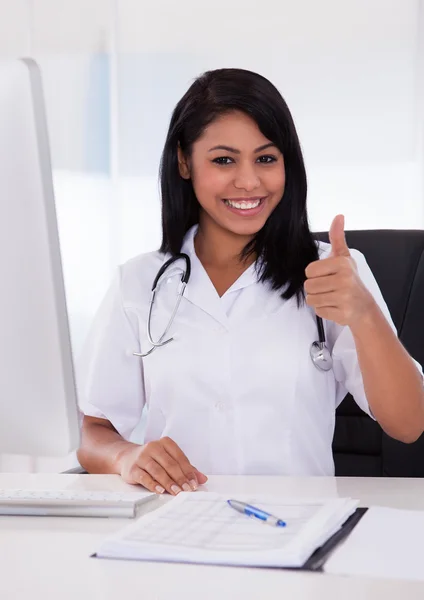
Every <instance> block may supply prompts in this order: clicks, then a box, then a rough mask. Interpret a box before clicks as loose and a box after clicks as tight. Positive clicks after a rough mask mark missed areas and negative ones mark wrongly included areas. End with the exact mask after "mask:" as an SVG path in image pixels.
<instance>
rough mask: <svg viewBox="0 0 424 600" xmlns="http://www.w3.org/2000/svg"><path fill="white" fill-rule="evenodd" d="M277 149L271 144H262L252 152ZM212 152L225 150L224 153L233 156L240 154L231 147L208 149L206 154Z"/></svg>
mask: <svg viewBox="0 0 424 600" xmlns="http://www.w3.org/2000/svg"><path fill="white" fill-rule="evenodd" d="M271 147H274V148H277V146H276V145H275V144H274V143H273V142H269V143H268V144H264V145H263V146H259V148H256V149H255V150H254V153H255V154H256V153H257V152H262V150H266V149H267V148H271ZM212 150H225V151H226V152H232V153H233V154H240V150H237V148H231V146H214V147H213V148H209V150H208V152H212Z"/></svg>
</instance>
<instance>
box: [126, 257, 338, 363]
mask: <svg viewBox="0 0 424 600" xmlns="http://www.w3.org/2000/svg"><path fill="white" fill-rule="evenodd" d="M181 259H182V260H184V261H185V269H184V271H183V272H182V277H181V282H180V286H179V290H178V294H177V301H176V303H175V307H174V310H173V311H172V314H171V317H170V319H169V321H168V325H167V326H166V327H165V331H164V332H163V333H162V335H161V336H160V337H159V339H158V340H157V341H156V342H155V341H154V340H153V338H152V332H151V320H152V310H153V305H154V302H155V296H156V292H157V286H158V283H159V280H160V278H161V277H162V275H163V274H164V273H165V271H166V270H167V269H168V267H170V266H171V265H172V264H173V263H174V262H176V261H177V260H181ZM190 274H191V261H190V257H189V256H187V254H183V253H180V254H175V256H172V257H171V258H170V259H169V260H167V261H166V262H165V263H164V264H163V265H162V267H161V268H160V269H159V271H158V272H157V275H156V277H155V279H154V281H153V285H152V295H151V298H150V305H149V316H148V317H147V328H146V329H147V338H148V340H149V343H150V344H151V346H152V347H151V349H150V350H149V351H148V352H145V353H143V354H140V353H137V352H133V355H134V356H140V357H141V358H144V357H145V356H149V354H151V353H152V352H154V350H156V348H160V347H161V346H165V345H166V344H169V342H172V340H173V339H174V338H173V337H170V338H169V339H167V340H164V338H165V337H166V335H167V333H168V331H169V330H170V328H171V326H172V323H173V322H174V319H175V316H176V314H177V312H178V308H179V306H180V303H181V299H182V297H183V295H184V291H185V289H186V286H187V283H188V282H189V279H190ZM316 322H317V329H318V341H316V342H313V343H312V344H311V348H310V350H309V354H310V356H311V360H312V362H313V364H314V365H315V366H316V368H317V369H319V370H320V371H329V370H330V369H331V368H332V367H333V359H332V357H331V353H330V350H329V349H328V346H327V344H326V340H325V331H324V324H323V321H322V318H321V317H318V316H317V317H316Z"/></svg>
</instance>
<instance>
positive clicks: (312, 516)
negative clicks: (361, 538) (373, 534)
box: [97, 492, 358, 567]
mask: <svg viewBox="0 0 424 600" xmlns="http://www.w3.org/2000/svg"><path fill="white" fill-rule="evenodd" d="M237 500H242V501H243V502H247V503H249V504H252V505H254V506H256V507H259V508H261V509H262V510H264V511H266V512H268V513H271V514H272V515H275V516H277V517H279V518H280V519H282V520H284V521H285V522H286V524H287V525H286V527H273V526H271V525H269V524H267V523H264V522H262V521H259V520H257V519H253V518H249V517H247V516H246V515H245V514H240V513H238V512H236V511H235V510H234V509H232V508H231V507H230V506H229V505H228V503H227V496H223V495H219V494H213V493H208V492H195V493H190V492H188V493H180V494H179V495H178V496H177V497H175V498H173V499H172V500H171V501H169V502H168V503H167V504H165V505H164V506H162V507H161V508H159V509H157V510H156V511H154V512H152V513H149V514H147V515H145V516H144V517H142V518H140V519H139V520H138V521H136V522H135V523H132V524H131V525H130V526H128V527H126V528H125V529H123V530H122V531H121V532H120V533H118V534H117V535H114V536H112V537H110V538H108V539H106V540H105V541H104V543H103V544H102V545H101V547H100V548H99V550H98V552H97V556H99V557H104V558H125V559H135V560H154V561H171V562H189V563H202V564H221V565H243V566H263V567H301V566H302V565H303V564H304V563H305V562H306V560H307V559H308V558H309V557H310V556H311V554H313V552H314V551H315V550H316V549H317V548H319V547H320V546H322V544H324V543H325V542H326V541H327V539H328V538H329V537H331V535H333V533H335V532H336V531H337V530H338V529H339V528H340V527H341V525H342V524H343V523H344V522H345V521H346V519H347V518H348V517H349V516H350V515H351V514H352V513H353V512H354V511H355V509H356V507H357V505H358V501H356V500H352V499H350V498H342V499H335V500H322V499H321V500H306V501H305V500H286V501H284V500H280V499H278V498H264V497H262V498H260V497H256V498H255V497H248V498H246V497H242V498H239V497H238V498H237Z"/></svg>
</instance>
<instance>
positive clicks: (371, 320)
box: [78, 69, 424, 494]
mask: <svg viewBox="0 0 424 600" xmlns="http://www.w3.org/2000/svg"><path fill="white" fill-rule="evenodd" d="M161 188H162V209H163V210H162V228H163V238H162V246H161V248H160V251H158V252H152V253H149V254H145V255H142V256H139V257H136V258H135V259H133V260H131V261H129V262H128V263H126V264H125V265H123V266H122V267H121V268H120V269H119V272H118V275H117V277H116V279H115V281H114V283H113V284H112V286H111V288H110V290H109V293H108V295H107V297H106V299H105V301H104V303H103V305H102V307H101V308H100V311H99V314H98V317H97V319H96V320H95V323H94V325H93V329H92V332H91V334H90V336H89V339H88V342H87V344H86V348H85V352H84V355H83V357H82V360H81V368H82V371H81V374H80V381H79V384H80V385H79V388H80V399H81V408H82V411H83V412H84V415H85V416H84V420H83V427H82V443H81V447H80V449H79V452H78V458H79V461H80V463H81V465H82V466H83V467H85V468H86V469H87V470H88V471H89V472H93V473H119V474H121V475H122V477H123V478H124V480H125V481H127V482H129V483H140V484H142V485H144V486H145V487H146V488H148V489H149V490H151V491H156V492H157V493H163V492H164V491H165V490H166V491H168V492H170V493H171V494H177V493H179V492H180V491H181V490H182V489H184V490H190V489H192V490H194V489H196V488H197V486H198V485H199V484H202V483H204V482H205V481H206V479H207V476H206V475H205V473H208V474H211V473H215V474H218V473H219V474H293V475H294V474H299V475H319V474H323V475H330V474H333V473H334V465H333V459H332V451H331V443H332V437H333V432H334V423H335V409H336V406H337V404H338V403H339V402H340V401H341V400H342V399H343V397H344V396H345V394H346V393H347V391H349V392H351V393H352V394H353V396H354V398H355V400H356V402H357V403H358V404H359V406H360V407H361V408H362V409H363V410H364V411H366V412H367V413H368V414H370V415H371V416H373V417H374V418H375V419H377V421H378V422H379V423H380V424H381V426H382V427H383V429H384V430H385V431H386V432H387V433H388V434H389V435H391V436H393V437H395V438H397V439H399V440H403V441H405V442H411V441H413V440H415V439H417V438H418V436H419V435H420V434H421V433H422V431H423V428H424V391H423V385H422V375H421V374H420V371H419V369H418V368H417V365H416V364H414V361H413V359H412V358H411V357H410V356H409V355H408V354H407V352H406V351H405V349H404V348H403V347H402V345H401V343H400V342H399V341H398V339H397V336H396V332H395V331H394V326H393V323H392V321H391V318H390V314H389V312H388V309H387V306H386V304H385V302H384V300H383V298H382V296H381V293H380V291H379V289H378V286H377V284H376V282H375V279H374V277H373V275H372V273H371V271H370V269H369V267H368V266H367V263H366V261H365V259H364V257H363V255H362V254H361V253H360V252H358V251H356V250H349V248H348V247H347V245H346V241H345V237H344V223H343V216H342V215H338V216H337V217H336V218H335V219H334V221H333V223H332V225H331V228H330V241H331V244H324V243H319V244H317V243H316V242H315V241H314V239H313V237H312V235H311V232H310V231H309V228H308V219H307V211H306V189H307V186H306V175H305V168H304V164H303V159H302V153H301V150H300V145H299V141H298V137H297V134H296V130H295V127H294V124H293V121H292V118H291V115H290V112H289V110H288V108H287V106H286V104H285V102H284V100H283V99H282V97H281V95H280V94H279V92H278V91H277V89H276V88H275V87H274V86H273V85H272V84H271V83H270V82H269V81H268V80H266V79H265V78H263V77H261V76H260V75H257V74H255V73H252V72H249V71H244V70H240V69H221V70H216V71H210V72H207V73H205V74H204V75H202V76H201V77H199V78H198V79H197V80H196V81H195V82H194V83H193V84H192V86H191V87H190V89H189V90H188V91H187V93H186V94H185V95H184V97H183V98H182V99H181V100H180V101H179V103H178V104H177V106H176V108H175V110H174V113H173V115H172V118H171V123H170V127H169V131H168V135H167V139H166V142H165V147H164V151H163V156H162V165H161ZM179 252H183V253H186V254H187V255H188V256H189V258H190V262H191V277H190V280H189V283H188V285H187V288H186V290H185V293H184V296H183V298H182V300H181V303H180V305H179V308H178V311H177V313H176V316H175V320H174V321H173V324H172V326H171V328H170V330H169V332H168V333H167V336H166V337H164V338H163V340H164V341H166V339H168V338H169V337H172V338H173V340H172V341H171V342H169V343H167V344H165V345H163V346H161V347H158V348H155V349H154V351H153V352H151V353H149V350H151V348H152V346H151V344H150V343H149V340H148V337H147V334H146V329H147V325H148V323H147V321H148V315H149V302H150V294H151V289H152V282H153V280H154V279H155V276H156V274H157V272H158V270H159V269H160V268H161V267H162V265H163V264H164V263H165V261H166V260H167V259H169V258H170V257H172V256H175V255H176V254H178V253H179ZM184 268H185V263H184V261H183V260H182V259H180V260H178V261H177V262H174V263H173V264H172V265H171V266H170V267H169V268H168V269H167V271H166V273H165V275H164V276H163V277H161V279H160V282H159V286H158V292H157V295H156V297H155V302H154V305H153V309H152V315H151V333H152V338H153V340H158V339H159V338H160V337H161V335H162V334H163V332H164V331H165V329H166V327H167V323H168V321H169V318H170V316H171V314H172V312H173V309H174V306H175V302H176V298H177V293H178V289H179V286H180V281H181V272H182V271H183V270H184ZM316 316H318V317H322V318H323V319H324V320H325V321H324V329H325V336H326V342H327V345H328V347H329V349H330V351H331V353H332V368H331V369H330V370H327V371H325V370H322V369H319V368H317V365H315V364H314V363H313V362H312V360H311V356H310V347H311V343H312V342H313V341H314V340H317V337H318V334H317V322H316ZM134 353H136V354H139V355H144V356H138V357H137V356H135V355H134ZM318 362H319V361H318ZM144 407H146V408H147V422H146V430H145V431H146V433H145V440H144V444H142V445H139V444H135V443H133V442H130V441H129V438H130V436H131V434H132V432H133V430H134V429H135V427H136V426H137V424H138V423H139V421H140V418H141V414H142V411H143V408H144Z"/></svg>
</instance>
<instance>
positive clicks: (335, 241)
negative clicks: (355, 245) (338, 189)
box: [328, 215, 350, 256]
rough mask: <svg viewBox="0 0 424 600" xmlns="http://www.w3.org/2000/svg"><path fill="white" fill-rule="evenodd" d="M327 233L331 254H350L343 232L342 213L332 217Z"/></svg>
mask: <svg viewBox="0 0 424 600" xmlns="http://www.w3.org/2000/svg"><path fill="white" fill-rule="evenodd" d="M328 235H329V238H330V244H331V256H350V252H349V248H348V246H347V243H346V237H345V232H344V216H343V215H337V217H334V219H333V222H332V223H331V227H330V231H329V233H328Z"/></svg>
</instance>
